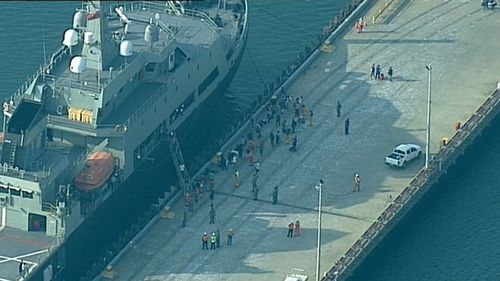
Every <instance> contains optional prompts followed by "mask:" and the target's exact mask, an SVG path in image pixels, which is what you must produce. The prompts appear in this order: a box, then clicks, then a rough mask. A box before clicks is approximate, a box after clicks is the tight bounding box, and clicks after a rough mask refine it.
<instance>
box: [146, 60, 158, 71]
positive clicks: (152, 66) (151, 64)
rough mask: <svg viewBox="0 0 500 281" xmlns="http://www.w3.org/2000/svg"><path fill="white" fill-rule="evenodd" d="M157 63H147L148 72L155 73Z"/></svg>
mask: <svg viewBox="0 0 500 281" xmlns="http://www.w3.org/2000/svg"><path fill="white" fill-rule="evenodd" d="M155 67H156V63H155V62H148V63H146V72H153V71H155Z"/></svg>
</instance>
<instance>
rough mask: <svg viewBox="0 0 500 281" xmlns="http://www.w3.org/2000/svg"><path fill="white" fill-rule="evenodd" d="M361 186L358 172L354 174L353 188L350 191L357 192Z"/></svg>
mask: <svg viewBox="0 0 500 281" xmlns="http://www.w3.org/2000/svg"><path fill="white" fill-rule="evenodd" d="M360 188H361V177H360V176H359V174H358V173H356V174H354V190H353V191H352V192H359V191H360Z"/></svg>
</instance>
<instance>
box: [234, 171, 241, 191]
mask: <svg viewBox="0 0 500 281" xmlns="http://www.w3.org/2000/svg"><path fill="white" fill-rule="evenodd" d="M234 187H240V172H238V170H235V171H234Z"/></svg>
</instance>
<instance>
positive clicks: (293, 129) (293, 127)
mask: <svg viewBox="0 0 500 281" xmlns="http://www.w3.org/2000/svg"><path fill="white" fill-rule="evenodd" d="M296 128H297V120H296V119H295V118H293V119H292V134H295V129H296Z"/></svg>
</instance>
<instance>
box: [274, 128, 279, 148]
mask: <svg viewBox="0 0 500 281" xmlns="http://www.w3.org/2000/svg"><path fill="white" fill-rule="evenodd" d="M275 137H276V145H278V144H280V131H279V130H278V131H276V135H275Z"/></svg>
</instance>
